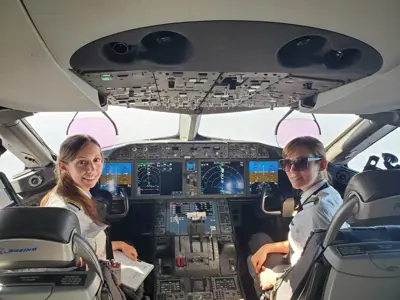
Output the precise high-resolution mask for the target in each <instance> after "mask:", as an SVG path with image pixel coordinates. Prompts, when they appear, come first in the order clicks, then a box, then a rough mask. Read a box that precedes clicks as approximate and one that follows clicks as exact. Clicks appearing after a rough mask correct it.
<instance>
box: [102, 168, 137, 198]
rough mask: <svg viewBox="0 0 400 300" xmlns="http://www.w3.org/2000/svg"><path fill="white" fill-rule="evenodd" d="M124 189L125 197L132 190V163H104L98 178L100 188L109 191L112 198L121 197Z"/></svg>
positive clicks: (129, 194)
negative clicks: (122, 188)
mask: <svg viewBox="0 0 400 300" xmlns="http://www.w3.org/2000/svg"><path fill="white" fill-rule="evenodd" d="M121 187H124V188H125V190H126V193H127V196H128V197H130V196H131V190H132V163H129V162H106V163H104V167H103V171H102V173H101V176H100V188H101V189H104V190H107V191H109V192H110V193H111V194H112V195H113V196H121Z"/></svg>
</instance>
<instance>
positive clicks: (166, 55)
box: [142, 31, 192, 65]
mask: <svg viewBox="0 0 400 300" xmlns="http://www.w3.org/2000/svg"><path fill="white" fill-rule="evenodd" d="M142 45H143V47H145V48H146V50H147V52H146V53H144V55H145V58H146V59H148V60H151V61H153V62H155V63H157V64H162V65H172V64H180V63H183V62H185V61H186V60H187V59H188V58H189V57H190V56H191V55H192V47H191V44H190V42H189V40H188V39H187V38H186V37H184V36H183V35H181V34H179V33H176V32H172V31H157V32H153V33H150V34H148V35H146V36H145V37H144V38H143V39H142Z"/></svg>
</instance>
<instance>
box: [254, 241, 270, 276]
mask: <svg viewBox="0 0 400 300" xmlns="http://www.w3.org/2000/svg"><path fill="white" fill-rule="evenodd" d="M267 255H268V244H266V245H264V246H262V247H261V248H260V249H258V251H257V252H256V253H255V254H254V255H253V256H252V257H251V263H252V264H253V267H254V270H255V271H256V273H257V275H258V274H260V272H261V269H262V266H263V264H264V263H265V261H266V260H267Z"/></svg>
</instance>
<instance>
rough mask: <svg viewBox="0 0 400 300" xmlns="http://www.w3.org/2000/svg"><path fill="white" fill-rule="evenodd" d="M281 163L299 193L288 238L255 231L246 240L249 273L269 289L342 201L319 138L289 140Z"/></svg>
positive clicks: (324, 224) (261, 285)
mask: <svg viewBox="0 0 400 300" xmlns="http://www.w3.org/2000/svg"><path fill="white" fill-rule="evenodd" d="M280 165H281V168H282V170H284V171H285V172H286V174H287V176H288V178H289V180H290V182H291V184H292V186H293V188H294V189H297V190H301V191H302V196H301V199H300V204H299V207H298V210H297V214H296V215H295V216H294V217H293V219H292V222H291V224H290V226H289V234H288V240H287V241H282V242H273V240H272V239H271V238H270V237H269V236H268V235H266V234H264V233H257V234H255V235H254V236H253V237H252V239H251V241H250V242H249V246H250V251H251V254H252V256H251V258H249V260H250V261H249V268H250V272H251V273H252V275H253V277H254V279H258V281H257V284H258V285H259V286H260V287H261V289H262V290H268V289H271V288H272V287H273V286H274V284H275V282H276V279H277V277H278V276H279V275H281V274H280V273H281V272H283V271H284V269H285V268H287V267H289V266H293V265H294V264H295V263H296V262H297V260H298V259H299V258H300V256H301V254H302V252H303V248H304V246H305V244H306V242H307V239H308V237H309V236H310V234H311V232H312V231H314V230H316V229H326V228H327V227H328V226H329V223H330V222H331V220H332V218H333V216H334V214H335V212H336V210H337V209H338V208H339V206H340V205H341V204H342V203H343V200H342V198H341V196H340V194H339V193H338V192H337V191H336V190H335V189H334V188H333V187H332V186H330V185H329V183H328V180H327V179H328V176H327V171H326V168H327V166H328V162H327V160H326V156H325V149H324V146H323V144H322V143H321V142H320V141H319V140H317V139H315V138H313V137H299V138H296V139H294V140H292V141H291V142H289V143H288V144H287V145H286V147H285V148H284V149H283V159H282V160H280ZM344 226H347V224H345V225H344ZM267 258H268V260H267Z"/></svg>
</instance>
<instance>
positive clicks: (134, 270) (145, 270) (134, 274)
mask: <svg viewBox="0 0 400 300" xmlns="http://www.w3.org/2000/svg"><path fill="white" fill-rule="evenodd" d="M114 260H115V261H116V262H119V263H121V283H122V284H123V285H124V286H126V287H128V288H130V289H132V290H133V291H136V290H137V289H138V288H139V286H140V285H141V284H142V283H143V281H144V280H145V279H146V277H147V276H148V275H149V274H150V272H151V271H152V270H153V269H154V265H151V264H148V263H146V262H144V261H140V260H137V261H132V260H131V259H130V258H129V257H127V256H126V255H125V254H123V253H122V252H121V251H114Z"/></svg>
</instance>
